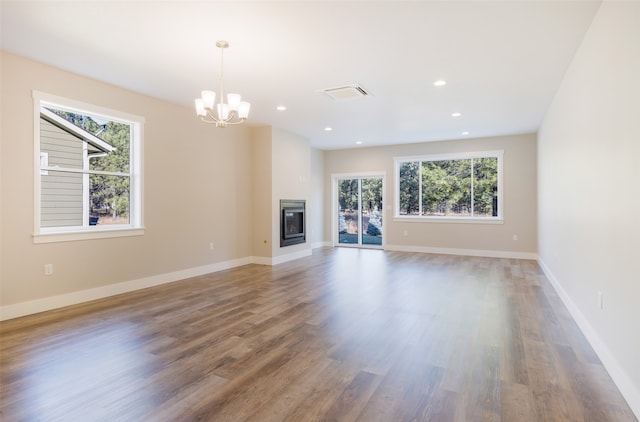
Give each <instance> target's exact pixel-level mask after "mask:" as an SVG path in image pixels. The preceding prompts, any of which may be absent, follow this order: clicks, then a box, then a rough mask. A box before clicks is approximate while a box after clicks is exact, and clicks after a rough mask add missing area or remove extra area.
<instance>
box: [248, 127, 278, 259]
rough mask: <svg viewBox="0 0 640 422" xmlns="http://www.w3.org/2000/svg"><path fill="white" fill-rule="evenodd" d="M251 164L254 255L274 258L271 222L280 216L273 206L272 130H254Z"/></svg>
mask: <svg viewBox="0 0 640 422" xmlns="http://www.w3.org/2000/svg"><path fill="white" fill-rule="evenodd" d="M251 161H252V166H251V167H252V180H253V183H252V186H251V191H252V201H253V202H252V207H253V212H252V227H253V229H252V255H253V256H257V257H262V258H271V257H272V256H273V247H272V246H273V245H272V243H271V237H272V236H271V234H272V231H273V228H272V227H271V221H272V219H273V214H274V213H276V214H277V213H278V211H277V210H274V208H273V206H272V204H271V197H272V195H273V194H272V183H271V182H272V180H271V168H272V162H271V127H270V126H265V127H257V128H252V129H251Z"/></svg>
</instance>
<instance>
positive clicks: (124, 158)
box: [89, 122, 131, 173]
mask: <svg viewBox="0 0 640 422" xmlns="http://www.w3.org/2000/svg"><path fill="white" fill-rule="evenodd" d="M101 123H103V122H101ZM102 127H103V128H104V130H103V131H102V132H98V133H99V136H98V137H99V138H101V139H102V140H104V141H105V142H106V143H108V144H109V145H111V146H112V147H114V148H115V149H114V150H113V151H110V152H107V153H104V152H102V153H101V152H99V151H98V152H95V153H94V154H93V155H91V154H90V156H89V158H90V160H89V169H90V170H99V171H113V172H120V173H129V136H130V133H131V131H130V127H129V125H127V124H124V123H117V122H106V123H104V125H103V126H102Z"/></svg>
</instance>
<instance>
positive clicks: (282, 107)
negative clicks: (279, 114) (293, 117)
mask: <svg viewBox="0 0 640 422" xmlns="http://www.w3.org/2000/svg"><path fill="white" fill-rule="evenodd" d="M286 109H287V108H286V107H285V106H278V107H276V110H278V111H285V110H286Z"/></svg>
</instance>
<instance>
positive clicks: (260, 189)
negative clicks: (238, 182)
mask: <svg viewBox="0 0 640 422" xmlns="http://www.w3.org/2000/svg"><path fill="white" fill-rule="evenodd" d="M251 137H252V139H251V146H252V151H251V156H252V162H253V165H252V172H253V174H252V181H253V186H252V192H253V194H252V196H253V198H252V200H253V211H252V215H253V235H252V239H253V256H254V257H256V258H257V261H258V262H264V263H267V262H278V261H277V260H275V261H274V260H273V259H272V258H277V257H282V256H285V255H291V254H294V253H299V252H301V251H305V250H309V249H310V248H311V240H310V238H309V235H307V242H306V243H305V244H299V245H291V246H287V247H285V248H281V247H280V200H281V199H305V200H307V201H308V200H309V198H310V189H311V185H312V183H311V147H310V145H309V141H308V140H307V139H305V138H302V137H300V136H297V135H295V134H292V133H289V132H287V131H284V130H282V129H277V128H273V127H271V126H266V127H259V128H253V129H251ZM312 214H313V211H312V210H309V203H307V219H309V218H310V215H312ZM312 227H313V223H311V222H309V221H307V232H309V231H310V230H311V229H312ZM263 258H267V259H266V260H265V259H263Z"/></svg>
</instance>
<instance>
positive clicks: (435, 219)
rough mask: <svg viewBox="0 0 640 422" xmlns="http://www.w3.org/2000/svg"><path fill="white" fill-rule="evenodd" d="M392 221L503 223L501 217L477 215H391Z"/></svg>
mask: <svg viewBox="0 0 640 422" xmlns="http://www.w3.org/2000/svg"><path fill="white" fill-rule="evenodd" d="M393 221H394V222H399V223H400V222H402V223H447V224H448V223H453V224H504V219H502V218H478V217H418V216H416V217H393Z"/></svg>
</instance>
